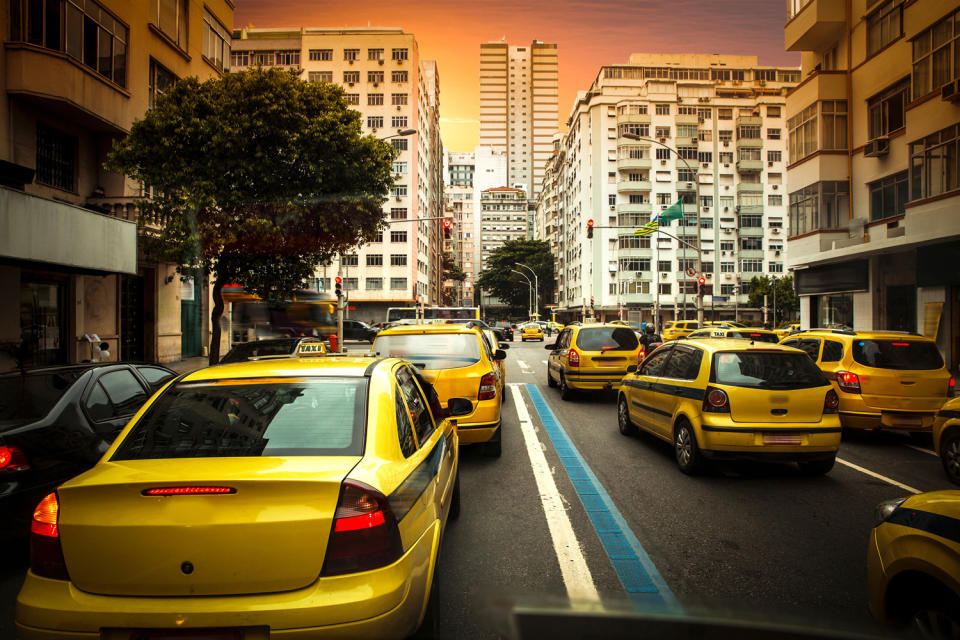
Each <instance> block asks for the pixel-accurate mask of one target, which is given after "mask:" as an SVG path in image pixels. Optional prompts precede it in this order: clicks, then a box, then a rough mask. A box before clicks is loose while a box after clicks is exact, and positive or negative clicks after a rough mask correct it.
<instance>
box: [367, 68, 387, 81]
mask: <svg viewBox="0 0 960 640" xmlns="http://www.w3.org/2000/svg"><path fill="white" fill-rule="evenodd" d="M367 82H375V83H379V82H383V71H367Z"/></svg>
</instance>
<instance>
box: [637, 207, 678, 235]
mask: <svg viewBox="0 0 960 640" xmlns="http://www.w3.org/2000/svg"><path fill="white" fill-rule="evenodd" d="M682 217H683V202H682V201H680V200H677V201H676V202H674V203H673V204H672V205H670V206H669V207H667V208H666V209H664V210H663V211H661V212H660V213H659V215H656V216H654V217H653V219H651V220H650V222H648V223H647V224H645V225H643V226H642V227H640V228H639V229H636V230H634V232H633V235H635V236H648V235H650V234H651V233H654V232H655V231H657V229H659V228H660V223H661V222H670V221H671V220H678V219H680V218H682Z"/></svg>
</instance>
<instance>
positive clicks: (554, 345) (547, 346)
mask: <svg viewBox="0 0 960 640" xmlns="http://www.w3.org/2000/svg"><path fill="white" fill-rule="evenodd" d="M543 348H544V349H546V350H547V351H553V350H554V349H556V348H557V343H556V342H551V343H550V344H545V345H543Z"/></svg>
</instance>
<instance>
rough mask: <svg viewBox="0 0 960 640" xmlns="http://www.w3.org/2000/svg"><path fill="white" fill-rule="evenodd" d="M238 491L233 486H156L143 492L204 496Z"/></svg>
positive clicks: (149, 493) (158, 494) (161, 494)
mask: <svg viewBox="0 0 960 640" xmlns="http://www.w3.org/2000/svg"><path fill="white" fill-rule="evenodd" d="M236 492H237V490H236V489H234V488H233V487H155V488H153V489H144V490H143V491H142V492H141V493H142V495H145V496H203V495H210V494H224V493H236Z"/></svg>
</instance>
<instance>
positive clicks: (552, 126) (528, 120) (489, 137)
mask: <svg viewBox="0 0 960 640" xmlns="http://www.w3.org/2000/svg"><path fill="white" fill-rule="evenodd" d="M558 74H559V63H558V56H557V45H556V44H548V43H544V42H540V41H539V40H534V41H533V42H532V43H531V44H530V45H528V46H524V47H515V46H510V45H509V44H507V43H506V42H503V41H498V42H488V43H485V44H481V45H480V146H485V147H492V148H494V149H499V150H501V151H504V152H506V154H507V182H508V185H507V186H510V187H518V188H521V189H523V190H525V191H526V192H527V193H528V194H530V197H531V198H536V195H537V194H538V193H539V190H540V183H541V182H542V180H543V167H544V163H546V161H547V160H548V159H549V158H550V155H551V154H552V153H553V145H552V142H551V140H552V137H553V134H554V133H555V132H556V131H557V128H558V126H557V121H558V118H559V115H558V114H559V111H558V109H559V81H558V77H559V76H558Z"/></svg>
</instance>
